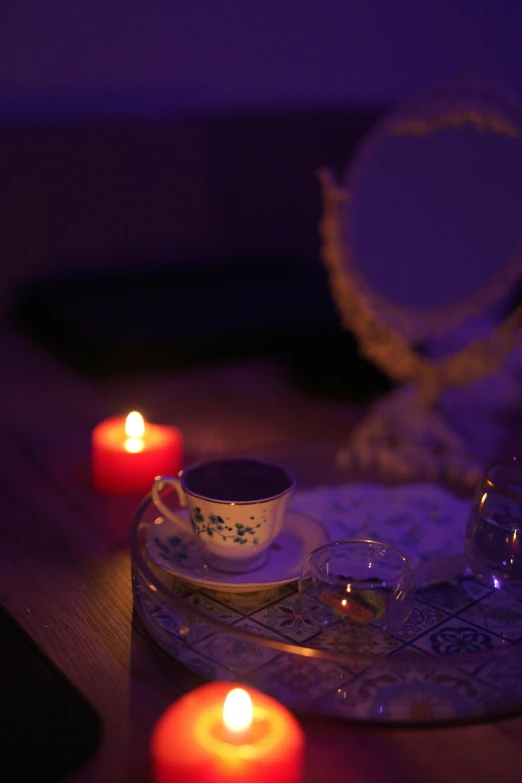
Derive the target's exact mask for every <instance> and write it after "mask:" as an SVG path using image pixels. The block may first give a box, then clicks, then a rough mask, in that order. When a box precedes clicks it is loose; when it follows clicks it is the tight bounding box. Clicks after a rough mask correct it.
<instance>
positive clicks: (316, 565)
mask: <svg viewBox="0 0 522 783" xmlns="http://www.w3.org/2000/svg"><path fill="white" fill-rule="evenodd" d="M412 586H413V573H412V569H411V566H410V562H409V560H408V558H407V557H406V555H405V554H404V553H403V552H401V551H400V550H399V549H397V548H396V547H394V546H391V545H390V544H384V543H382V542H380V541H368V540H362V539H347V540H344V541H332V542H330V543H329V544H325V545H324V546H321V547H319V548H318V549H314V551H313V552H311V553H310V554H309V555H308V557H307V558H306V560H305V562H304V565H303V568H302V571H301V575H300V578H299V595H300V598H301V600H302V602H303V604H304V605H305V607H306V608H307V610H309V612H310V615H311V616H313V618H314V621H315V623H316V624H317V625H318V626H319V627H322V628H324V629H328V628H333V627H335V628H344V629H345V630H346V631H347V632H348V633H349V634H351V635H352V637H353V639H354V641H356V642H357V643H358V644H359V643H364V642H365V641H366V642H370V640H371V639H374V638H375V637H376V635H377V636H378V635H382V634H384V635H388V634H391V633H393V632H394V631H396V630H398V629H399V628H400V627H401V625H403V623H404V622H405V621H406V620H407V618H408V617H409V615H410V612H411V610H412V604H413V596H412V593H411V588H412Z"/></svg>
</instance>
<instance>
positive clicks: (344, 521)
mask: <svg viewBox="0 0 522 783" xmlns="http://www.w3.org/2000/svg"><path fill="white" fill-rule="evenodd" d="M293 507H294V508H297V509H300V510H302V511H306V512H307V513H309V514H313V515H314V516H316V517H318V518H319V519H321V521H322V522H323V524H324V525H325V527H326V529H327V530H328V533H329V536H330V537H331V538H332V539H339V538H352V537H357V538H361V537H364V538H367V537H370V538H375V539H378V540H384V541H387V542H390V543H393V544H395V545H396V546H398V547H400V548H401V549H403V551H405V552H406V553H407V554H408V555H409V557H410V558H411V560H412V563H413V565H414V566H419V565H421V564H422V563H423V562H429V561H430V560H431V559H432V558H434V557H440V556H443V555H447V554H452V553H455V552H458V551H459V550H461V549H462V548H463V545H464V528H465V522H466V516H467V511H468V503H467V502H465V501H462V500H459V499H458V498H456V497H454V496H452V495H451V494H449V493H448V492H446V491H445V490H443V489H441V488H440V487H439V486H437V485H432V484H425V485H411V486H403V487H398V488H394V489H389V488H384V487H382V486H369V485H360V486H349V487H322V488H319V489H317V490H313V491H307V492H298V493H296V496H295V499H294V503H293ZM171 578H172V577H171ZM172 589H173V590H174V591H175V593H176V594H177V596H178V597H179V598H181V599H182V602H183V603H184V602H186V603H187V608H189V607H190V606H192V607H196V608H197V609H199V610H201V611H203V612H204V614H205V615H207V616H208V617H211V618H215V619H217V620H218V621H219V622H220V624H221V626H220V627H219V628H217V627H216V626H215V625H211V624H210V623H209V624H206V623H205V622H198V623H194V624H192V625H191V626H190V627H189V628H187V627H186V626H187V624H186V620H185V618H184V617H183V613H181V614H180V613H176V612H175V611H173V610H172V609H171V608H167V607H165V606H162V605H161V604H160V603H159V602H158V601H157V600H156V598H155V596H154V594H153V593H150V592H149V593H148V592H147V591H143V590H142V591H141V592H140V594H139V606H138V610H139V612H140V616H141V618H142V620H143V622H144V624H145V625H146V627H147V628H148V630H149V632H150V633H151V634H152V635H153V637H154V638H155V639H156V641H158V642H159V643H160V644H161V645H162V647H163V648H164V649H166V650H167V651H168V652H170V653H171V654H172V655H173V656H174V657H175V658H176V659H178V660H180V661H181V662H183V663H184V664H186V665H187V666H189V667H190V668H192V669H194V670H195V671H197V672H199V673H201V674H203V675H204V676H206V677H208V678H211V679H230V680H239V681H246V682H250V683H251V684H253V685H255V686H257V687H259V688H261V689H262V690H264V691H266V692H268V693H271V694H272V695H274V696H275V697H276V698H278V699H279V700H281V701H283V702H285V703H286V704H287V705H288V706H290V707H291V708H294V709H304V710H313V711H314V712H321V713H325V714H330V715H339V716H343V717H346V718H350V719H354V720H372V721H380V722H397V721H398V722H416V723H417V722H421V723H422V722H424V723H426V722H433V721H435V722H438V721H448V720H451V721H455V720H473V719H476V718H483V717H484V716H486V715H487V716H492V715H505V714H511V713H513V712H518V710H519V706H520V705H522V676H521V675H522V645H521V644H519V643H520V642H522V603H519V602H517V601H514V600H510V599H507V598H505V597H504V596H503V595H502V594H499V593H497V592H496V591H494V590H492V589H490V588H488V587H485V586H483V585H481V584H479V583H478V582H477V581H475V580H474V579H473V578H470V577H466V578H463V579H461V580H460V581H459V582H458V583H456V584H439V585H435V586H431V587H429V588H426V589H423V590H420V591H419V592H418V593H417V595H416V598H415V603H414V608H413V611H412V613H411V615H410V617H409V619H408V620H407V622H406V623H405V624H404V625H403V627H402V628H401V629H400V630H399V631H398V632H397V633H395V634H394V635H393V636H391V637H388V638H387V639H385V640H384V639H381V640H378V641H375V640H374V641H373V642H372V643H371V644H370V645H368V647H367V648H366V649H363V650H362V652H363V653H364V654H365V655H366V657H365V658H361V657H354V656H351V655H350V654H349V652H347V650H346V637H345V635H344V634H343V633H342V632H341V629H340V627H337V628H335V627H334V628H330V629H328V631H324V630H321V629H320V628H319V627H318V623H317V618H316V617H314V609H313V607H308V608H305V607H304V606H303V604H302V603H301V600H300V598H299V595H298V593H297V586H296V584H295V583H293V584H287V585H284V586H281V587H278V588H275V589H270V590H264V591H259V592H252V593H247V594H241V593H230V592H227V593H223V592H218V591H213V590H208V589H203V588H201V587H198V586H197V585H191V584H190V583H188V582H185V581H183V580H179V579H174V580H173V582H172ZM227 628H238V629H242V630H244V631H247V632H248V633H249V634H250V636H249V637H248V638H244V637H241V636H234V635H233V634H232V633H230V632H227ZM259 637H268V638H270V639H274V640H277V641H279V642H287V643H291V644H294V645H300V646H304V647H306V648H318V649H320V650H328V651H332V652H334V653H335V652H337V653H338V655H337V656H336V658H335V660H332V661H324V660H313V659H311V658H310V657H304V656H298V655H295V654H289V653H287V652H284V651H282V650H280V649H273V648H270V647H269V646H267V645H264V644H262V643H259V641H256V640H258V639H259ZM343 653H346V654H345V655H344V656H343Z"/></svg>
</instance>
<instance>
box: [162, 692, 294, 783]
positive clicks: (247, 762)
mask: <svg viewBox="0 0 522 783" xmlns="http://www.w3.org/2000/svg"><path fill="white" fill-rule="evenodd" d="M151 756H152V766H153V779H154V782H155V783H247V781H248V783H300V781H301V780H302V775H303V762H304V734H303V731H302V729H301V727H300V725H299V723H298V722H297V720H296V719H295V718H294V716H293V715H292V714H291V713H290V712H289V711H288V710H287V709H286V707H283V705H282V704H279V702H277V701H276V700H275V699H272V698H270V697H269V696H266V695H265V694H263V693H260V692H259V691H257V690H254V689H253V688H250V687H242V688H233V687H232V686H231V684H230V683H226V682H211V683H208V684H207V685H203V686H202V687H200V688H197V689H196V690H194V691H191V692H190V693H188V694H186V695H185V696H182V697H181V698H180V699H178V701H177V702H175V703H174V704H173V705H172V706H171V707H169V708H168V709H167V710H166V712H165V713H164V714H163V715H162V716H161V718H160V719H159V721H158V723H157V724H156V727H155V729H154V732H153V735H152V741H151Z"/></svg>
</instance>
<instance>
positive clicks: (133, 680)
mask: <svg viewBox="0 0 522 783" xmlns="http://www.w3.org/2000/svg"><path fill="white" fill-rule="evenodd" d="M0 361H1V363H2V367H3V373H2V386H1V388H2V394H1V406H0V448H1V453H2V455H3V470H2V474H1V486H2V499H3V509H2V533H3V535H2V547H0V601H1V603H2V604H3V605H4V606H5V607H6V609H7V610H8V611H9V612H10V613H11V614H12V615H13V616H14V617H15V619H16V620H18V622H19V623H20V624H21V625H22V626H23V627H24V628H25V629H26V630H27V631H28V633H29V634H30V636H31V637H32V638H33V639H34V640H35V641H36V642H37V644H38V645H39V646H40V647H41V648H42V649H43V650H44V651H45V652H46V653H47V654H48V655H49V656H50V658H51V659H52V660H53V661H54V662H55V663H56V664H57V665H58V666H59V668H60V669H61V670H62V671H63V672H64V673H65V675H66V676H67V677H68V678H69V679H70V680H71V681H72V682H73V683H74V684H75V685H76V686H77V687H78V688H79V689H80V691H82V692H83V693H84V694H85V695H86V696H87V697H88V698H89V700H90V701H91V702H92V704H93V705H94V707H95V708H96V709H97V710H98V712H99V713H100V715H101V716H102V719H103V724H104V733H103V739H102V743H101V746H100V748H99V751H98V753H97V755H96V756H95V757H94V758H93V759H92V760H91V761H90V762H89V763H88V765H87V766H86V767H84V768H83V769H81V770H79V771H77V772H76V773H75V774H74V775H73V776H72V777H70V778H69V779H68V780H69V781H70V782H71V783H73V782H74V783H91V782H93V781H96V783H109V782H110V783H149V781H150V780H151V776H150V766H149V757H148V746H149V738H150V732H151V730H152V728H153V726H154V724H155V722H156V721H157V719H158V718H159V716H160V714H161V713H162V712H163V710H164V709H165V708H166V707H167V706H168V705H169V704H170V703H171V702H172V701H173V700H174V699H176V698H177V697H178V696H179V695H180V694H182V693H184V692H185V691H187V690H188V689H190V688H191V687H194V686H195V685H197V684H199V683H200V682H201V679H200V678H199V677H197V676H196V675H195V674H192V673H191V672H189V671H188V670H187V669H185V668H184V667H183V666H181V665H176V664H174V665H172V664H169V665H167V663H166V661H165V660H164V658H163V657H162V655H161V654H160V653H159V652H158V651H157V650H155V649H154V648H153V646H151V645H150V644H149V642H148V640H147V638H146V635H145V633H144V632H143V631H141V630H140V628H139V626H138V625H137V624H136V623H133V616H132V594H131V582H130V565H129V552H128V543H127V539H128V530H129V524H130V520H131V518H132V515H133V513H134V511H135V509H136V507H137V505H138V502H139V500H140V498H139V497H126V498H117V497H116V498H104V497H100V496H98V495H96V494H95V493H94V492H93V491H92V490H91V488H90V475H89V455H90V432H91V430H92V428H93V426H94V425H95V424H96V423H97V422H98V421H100V420H101V419H103V418H105V417H106V416H109V415H113V414H117V413H123V412H125V411H128V410H130V409H138V410H141V411H142V412H143V413H144V415H145V416H146V417H147V418H149V419H154V420H156V421H160V422H163V423H172V424H176V425H177V426H179V427H180V428H181V429H182V430H183V431H184V433H185V436H186V452H187V453H186V459H187V461H190V460H191V459H193V458H200V457H203V456H212V455H215V454H222V453H227V452H237V451H245V450H249V451H255V450H256V449H259V450H263V451H265V450H266V449H268V448H269V447H274V448H276V447H281V446H284V444H291V443H296V442H303V443H307V444H308V446H307V448H309V445H310V444H311V443H312V444H313V443H314V442H317V452H316V457H317V461H318V463H320V462H321V459H322V458H323V457H322V455H323V452H322V451H321V449H324V448H325V446H324V444H328V443H331V442H333V441H335V440H338V439H339V438H340V437H342V436H343V435H347V434H348V432H349V430H350V428H351V427H352V426H353V424H354V423H355V422H356V421H357V420H358V418H359V417H360V416H361V414H362V411H361V409H360V408H358V407H357V406H355V405H349V404H348V403H346V402H333V401H331V400H321V399H316V398H313V397H310V396H307V395H306V394H304V393H303V392H301V391H299V390H298V389H296V388H293V387H292V385H291V384H290V383H289V382H288V380H287V379H286V378H285V375H284V372H283V371H282V369H281V368H280V367H278V366H277V365H273V364H272V363H270V362H268V361H255V362H254V361H253V362H242V363H238V364H231V365H229V366H226V367H220V368H212V367H206V368H200V369H193V370H190V371H184V372H177V373H172V374H163V375H162V376H161V377H152V378H141V379H135V380H133V381H132V382H123V381H111V382H110V383H109V382H105V383H96V382H94V381H92V380H90V379H86V378H84V377H81V376H79V375H77V374H73V373H72V372H70V371H68V370H67V369H66V368H64V367H62V366H60V365H59V364H58V363H57V362H55V361H54V360H53V359H52V358H51V357H50V356H49V355H47V354H46V353H45V352H44V351H43V350H41V349H37V348H35V347H34V346H31V345H29V344H28V343H26V342H25V341H24V340H23V339H22V338H21V337H20V336H19V335H17V334H16V333H15V332H13V331H12V330H11V329H10V328H9V327H7V326H6V327H4V328H3V329H2V331H1V332H0ZM326 448H328V447H326ZM324 459H325V460H326V456H324ZM300 720H301V722H302V725H303V727H304V730H305V733H306V738H307V757H306V770H305V782H306V783H319V781H321V782H322V781H327V780H328V783H344V782H345V781H361V783H362V782H365V783H387V782H388V781H390V782H391V781H401V783H407V782H409V781H423V783H445V782H446V781H447V782H448V783H449V782H450V781H451V783H454V781H457V780H458V781H470V782H471V781H473V782H474V783H475V782H479V783H480V782H482V781H483V782H484V783H486V781H487V782H488V783H489V781H497V780H501V781H502V782H503V783H508V782H509V781H521V780H522V717H521V718H512V719H509V720H503V721H496V722H491V723H488V722H484V723H479V724H475V725H468V726H463V727H448V728H418V729H398V728H389V727H378V726H375V727H363V726H356V725H353V724H352V725H351V724H348V723H346V722H343V721H340V720H325V719H324V718H323V719H314V718H310V717H307V718H300Z"/></svg>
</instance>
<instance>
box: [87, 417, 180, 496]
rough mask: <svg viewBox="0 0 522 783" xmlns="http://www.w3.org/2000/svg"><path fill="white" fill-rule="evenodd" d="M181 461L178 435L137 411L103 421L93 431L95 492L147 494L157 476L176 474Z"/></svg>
mask: <svg viewBox="0 0 522 783" xmlns="http://www.w3.org/2000/svg"><path fill="white" fill-rule="evenodd" d="M182 461H183V436H182V434H181V432H180V431H179V430H178V429H176V427H170V426H166V425H161V424H151V423H150V422H145V421H143V417H142V416H141V414H139V413H137V412H136V411H133V412H132V413H129V415H128V416H127V417H125V416H114V417H112V418H110V419H105V420H104V421H102V422H100V423H99V424H98V425H97V426H96V427H95V428H94V430H93V431H92V473H93V484H94V487H95V489H96V490H98V492H103V493H106V494H113V495H124V494H133V493H140V492H148V491H149V490H150V488H151V486H152V482H153V480H154V478H155V477H156V476H159V475H162V476H173V475H176V473H178V472H179V471H180V470H181V467H182Z"/></svg>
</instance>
